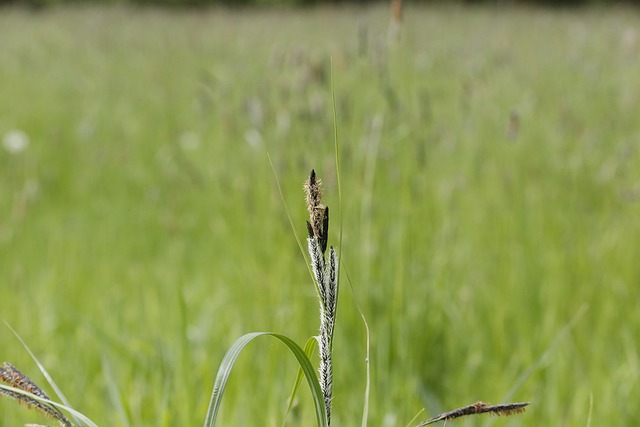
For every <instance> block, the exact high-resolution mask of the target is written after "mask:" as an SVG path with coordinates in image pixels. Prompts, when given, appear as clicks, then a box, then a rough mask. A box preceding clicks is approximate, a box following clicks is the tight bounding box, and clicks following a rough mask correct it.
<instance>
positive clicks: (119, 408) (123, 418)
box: [102, 356, 131, 427]
mask: <svg viewBox="0 0 640 427" xmlns="http://www.w3.org/2000/svg"><path fill="white" fill-rule="evenodd" d="M102 372H103V375H104V379H105V382H106V384H107V392H108V394H109V399H111V402H112V405H113V408H114V411H115V413H116V415H117V417H118V420H119V422H120V424H121V425H122V426H124V427H131V422H130V421H129V415H127V411H126V409H125V408H124V404H123V403H122V402H123V401H124V399H123V398H122V393H120V389H119V388H118V384H117V383H116V380H115V378H114V375H113V371H112V370H111V365H110V364H109V360H108V359H107V358H106V356H103V357H102Z"/></svg>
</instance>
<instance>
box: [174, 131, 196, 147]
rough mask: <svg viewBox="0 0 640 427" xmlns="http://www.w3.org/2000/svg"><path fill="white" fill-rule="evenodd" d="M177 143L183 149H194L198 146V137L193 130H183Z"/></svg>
mask: <svg viewBox="0 0 640 427" xmlns="http://www.w3.org/2000/svg"><path fill="white" fill-rule="evenodd" d="M179 144H180V147H181V148H182V149H183V150H184V151H195V150H197V149H198V148H200V137H199V136H198V135H197V134H196V133H195V132H183V133H182V135H180V142H179Z"/></svg>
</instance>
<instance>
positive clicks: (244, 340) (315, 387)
mask: <svg viewBox="0 0 640 427" xmlns="http://www.w3.org/2000/svg"><path fill="white" fill-rule="evenodd" d="M264 335H267V336H272V337H274V338H276V339H278V340H280V341H281V342H282V343H283V344H285V345H286V346H287V347H288V348H289V350H290V351H291V353H293V355H294V356H295V357H296V359H297V360H298V364H299V365H300V368H301V369H302V371H303V373H304V375H305V377H306V378H307V382H308V383H309V387H310V388H311V396H312V398H313V405H314V407H315V410H316V419H317V422H318V426H319V427H328V424H327V415H326V413H325V409H324V400H323V397H322V391H321V390H320V384H319V383H318V378H317V376H316V371H315V369H314V367H313V365H312V364H311V361H310V360H309V358H308V357H307V355H306V354H305V352H304V350H303V349H302V348H300V346H299V345H298V344H296V343H295V342H294V341H293V340H292V339H290V338H288V337H286V336H284V335H281V334H276V333H273V332H252V333H249V334H246V335H243V336H242V337H240V338H239V339H238V340H237V341H236V342H234V343H233V345H232V346H231V347H229V350H227V353H226V354H225V356H224V358H223V359H222V363H221V364H220V368H218V374H217V375H216V379H215V382H214V385H213V392H212V393H211V401H210V403H209V409H208V410H207V416H206V418H205V422H204V427H213V426H214V425H215V422H216V417H217V415H218V410H219V409H220V404H221V402H222V396H223V394H224V390H225V387H226V385H227V381H228V380H229V375H231V370H232V369H233V365H234V363H235V362H236V360H237V359H238V356H239V355H240V353H241V352H242V350H243V349H244V348H245V347H246V346H247V344H249V343H250V342H251V341H253V340H254V339H256V338H258V337H261V336H264Z"/></svg>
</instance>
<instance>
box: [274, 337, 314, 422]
mask: <svg viewBox="0 0 640 427" xmlns="http://www.w3.org/2000/svg"><path fill="white" fill-rule="evenodd" d="M317 344H318V340H317V338H316V337H311V338H309V339H308V340H307V342H306V344H305V345H304V353H305V354H306V355H307V358H309V359H311V355H312V354H313V350H315V348H316V345H317ZM303 375H304V373H303V372H302V367H301V366H300V367H298V374H297V375H296V381H295V383H294V385H293V390H291V396H290V397H289V405H288V406H287V413H286V415H285V417H284V420H283V421H282V425H283V426H284V423H285V422H287V418H288V417H289V414H290V413H291V409H292V408H293V402H294V401H295V398H296V395H297V394H298V389H299V388H300V383H302V376H303Z"/></svg>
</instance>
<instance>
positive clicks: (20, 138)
mask: <svg viewBox="0 0 640 427" xmlns="http://www.w3.org/2000/svg"><path fill="white" fill-rule="evenodd" d="M2 146H3V147H4V149H5V150H7V151H8V152H9V153H19V152H21V151H24V150H25V149H26V148H27V147H28V146H29V136H28V135H27V134H26V133H24V132H23V131H21V130H18V129H14V130H10V131H9V132H7V133H5V134H4V137H3V138H2Z"/></svg>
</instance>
